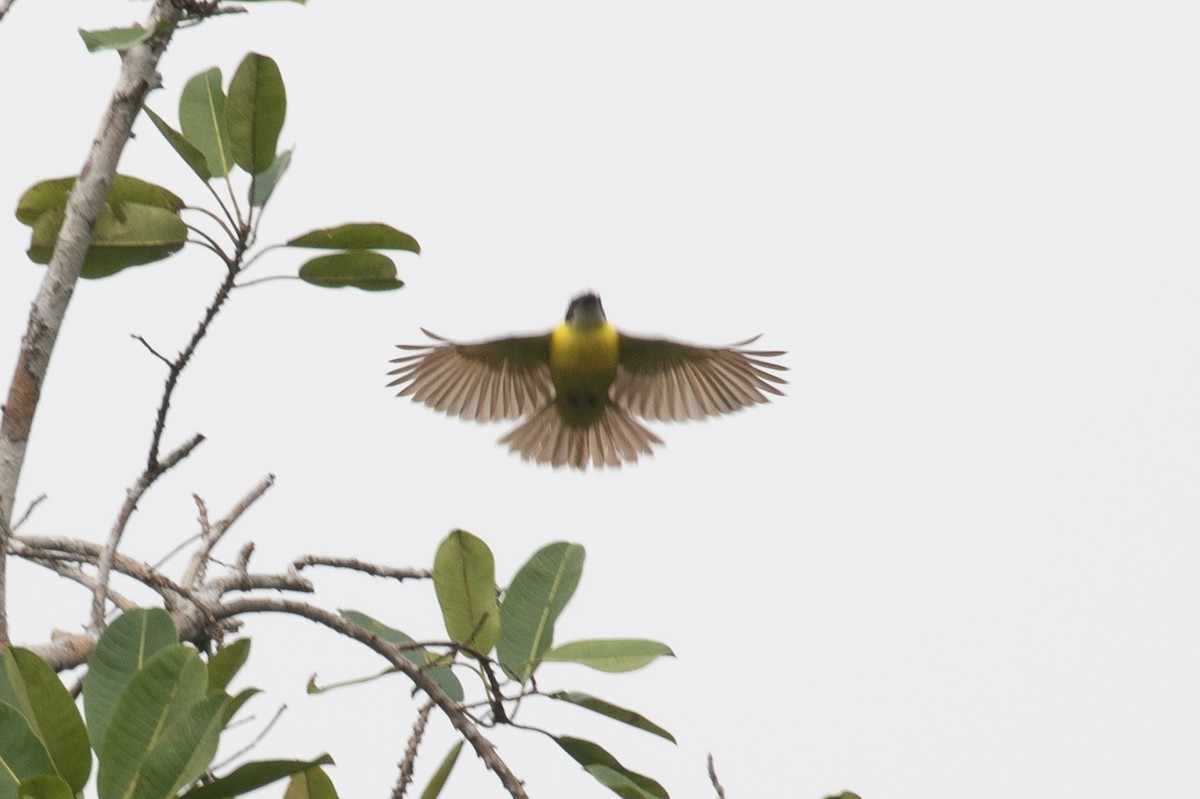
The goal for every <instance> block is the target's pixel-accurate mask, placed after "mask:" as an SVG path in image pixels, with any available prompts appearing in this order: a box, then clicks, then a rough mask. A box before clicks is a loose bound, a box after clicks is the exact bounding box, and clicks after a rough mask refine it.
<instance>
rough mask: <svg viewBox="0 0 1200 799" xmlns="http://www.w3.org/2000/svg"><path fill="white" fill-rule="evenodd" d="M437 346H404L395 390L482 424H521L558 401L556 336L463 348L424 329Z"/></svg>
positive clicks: (516, 338) (394, 372) (395, 374)
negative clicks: (553, 374) (553, 363)
mask: <svg viewBox="0 0 1200 799" xmlns="http://www.w3.org/2000/svg"><path fill="white" fill-rule="evenodd" d="M421 332H423V333H424V334H425V335H427V336H429V337H430V338H431V339H433V341H434V342H435V343H433V344H399V345H397V346H398V348H399V349H401V350H403V351H405V352H410V353H412V354H410V355H402V356H400V357H399V358H395V359H393V360H392V363H393V364H397V366H396V368H395V369H393V370H392V371H390V372H388V375H389V376H391V377H393V378H394V379H393V380H392V382H390V383H388V385H389V386H392V387H399V389H400V391H399V393H398V394H397V395H396V396H399V397H412V398H413V400H414V401H416V402H423V403H424V404H426V405H428V406H429V407H431V408H433V409H434V410H438V411H442V412H443V413H446V414H449V415H450V416H461V417H462V418H464V419H474V420H475V421H479V422H495V421H500V420H502V419H516V418H518V417H521V416H526V415H528V414H531V413H534V412H535V411H537V410H538V409H540V408H542V407H544V406H545V405H546V404H547V403H549V402H551V401H552V400H553V399H554V384H553V383H552V382H551V380H550V366H549V364H550V335H549V334H546V335H542V336H514V337H512V338H502V339H496V340H495V341H484V342H480V343H478V344H457V343H455V342H453V341H449V340H447V339H444V338H442V337H440V336H436V335H434V334H433V333H430V332H429V331H428V330H425V329H422V331H421Z"/></svg>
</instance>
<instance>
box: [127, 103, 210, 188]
mask: <svg viewBox="0 0 1200 799" xmlns="http://www.w3.org/2000/svg"><path fill="white" fill-rule="evenodd" d="M142 110H143V111H145V112H146V116H148V117H150V121H151V122H153V123H154V127H156V128H158V132H159V133H161V134H162V137H163V138H164V139H166V140H167V144H170V145H171V146H172V147H173V148H175V152H177V153H179V157H180V158H182V159H183V162H184V163H185V164H187V165H188V167H189V168H190V169H191V170H192V171H193V172H195V173H196V176H197V177H198V178H200V179H201V180H203V181H204V182H205V183H207V182H208V181H209V180H210V179H212V172H210V171H209V170H208V162H207V161H206V160H205V158H204V153H202V152H200V151H199V150H198V149H196V147H195V146H194V145H193V144H192V143H191V142H190V141H188V140H187V139H185V138H183V134H182V133H180V132H179V131H177V130H175V129H174V128H173V127H171V126H170V125H168V124H167V122H166V120H165V119H163V118H162V117H160V116H159V115H158V114H156V113H154V112H153V111H151V110H150V109H149V108H146V107H144V106H143V108H142Z"/></svg>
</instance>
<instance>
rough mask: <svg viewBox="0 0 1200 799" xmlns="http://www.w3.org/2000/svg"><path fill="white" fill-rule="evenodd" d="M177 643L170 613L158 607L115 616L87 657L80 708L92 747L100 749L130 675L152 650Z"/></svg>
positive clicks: (138, 669)
mask: <svg viewBox="0 0 1200 799" xmlns="http://www.w3.org/2000/svg"><path fill="white" fill-rule="evenodd" d="M177 643H179V633H177V632H176V631H175V623H174V622H172V621H171V615H170V614H169V613H167V612H166V611H165V610H162V609H161V608H149V609H143V608H138V609H136V610H131V611H128V612H126V613H124V614H123V615H121V616H119V617H118V618H117V619H116V620H115V621H113V623H112V624H110V625H109V627H108V629H107V630H105V632H104V635H102V636H100V640H99V641H97V642H96V648H95V649H94V650H93V651H92V656H91V657H90V658H88V673H87V676H86V677H84V680H83V710H84V714H85V716H86V718H87V728H88V733H89V734H90V735H91V740H92V748H93V749H95V750H96V752H97V753H99V752H101V751H102V747H103V746H104V739H105V737H106V735H107V732H108V727H109V725H110V724H111V723H112V717H113V712H114V710H115V709H116V706H117V700H118V698H119V697H120V695H121V692H122V691H123V690H125V686H126V685H127V684H128V683H129V681H130V680H131V679H133V676H134V675H135V674H136V673H137V672H138V671H140V670H141V669H142V668H144V667H145V665H146V661H147V660H149V659H150V658H151V657H152V656H153V655H154V654H155V653H156V652H158V651H159V650H161V649H163V648H164V647H167V646H170V645H171V644H177Z"/></svg>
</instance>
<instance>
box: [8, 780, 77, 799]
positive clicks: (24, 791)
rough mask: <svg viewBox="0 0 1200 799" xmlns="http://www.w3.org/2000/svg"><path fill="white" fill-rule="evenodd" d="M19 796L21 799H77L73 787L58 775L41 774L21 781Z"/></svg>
mask: <svg viewBox="0 0 1200 799" xmlns="http://www.w3.org/2000/svg"><path fill="white" fill-rule="evenodd" d="M17 794H18V795H19V796H20V797H21V799H75V792H74V791H72V790H71V786H70V785H68V784H67V781H66V780H64V779H63V778H62V777H60V776H58V775H57V774H39V775H37V776H36V777H30V778H29V779H25V780H21V784H20V786H19V787H18V788H17Z"/></svg>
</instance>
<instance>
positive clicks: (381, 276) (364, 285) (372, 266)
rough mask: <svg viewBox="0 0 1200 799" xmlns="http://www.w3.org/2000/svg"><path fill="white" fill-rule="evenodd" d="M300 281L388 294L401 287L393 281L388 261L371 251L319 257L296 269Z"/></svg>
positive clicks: (398, 281) (402, 283) (349, 251)
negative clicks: (386, 292)
mask: <svg viewBox="0 0 1200 799" xmlns="http://www.w3.org/2000/svg"><path fill="white" fill-rule="evenodd" d="M300 279H301V280H303V281H304V282H305V283H311V284H313V285H314V286H321V287H323V288H333V289H337V288H356V289H362V290H363V291H392V290H394V289H398V288H400V287H401V286H403V285H404V282H403V281H401V280H397V279H396V264H395V263H394V262H393V261H392V259H391V258H388V257H387V256H386V255H383V254H382V253H377V252H372V251H371V250H347V251H346V252H335V253H332V254H331V255H321V256H318V257H316V258H313V259H311V260H309V261H307V262H306V263H305V264H304V265H303V266H301V267H300Z"/></svg>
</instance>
